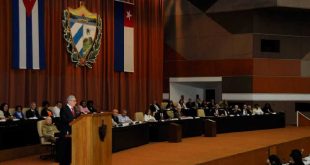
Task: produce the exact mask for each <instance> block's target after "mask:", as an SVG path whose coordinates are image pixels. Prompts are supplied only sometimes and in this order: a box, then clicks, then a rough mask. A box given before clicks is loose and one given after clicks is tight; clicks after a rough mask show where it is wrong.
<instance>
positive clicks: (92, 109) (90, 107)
mask: <svg viewBox="0 0 310 165" xmlns="http://www.w3.org/2000/svg"><path fill="white" fill-rule="evenodd" d="M87 108H88V110H89V111H90V112H91V113H94V112H97V110H96V108H95V107H94V101H93V100H88V101H87Z"/></svg>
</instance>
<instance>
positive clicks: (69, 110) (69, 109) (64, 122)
mask: <svg viewBox="0 0 310 165" xmlns="http://www.w3.org/2000/svg"><path fill="white" fill-rule="evenodd" d="M75 105H76V98H75V96H73V95H70V96H68V98H67V104H66V105H65V106H64V107H63V109H62V110H61V111H60V122H61V130H60V135H61V136H62V137H64V136H67V135H70V134H71V126H70V125H69V124H70V122H72V121H73V120H74V118H75V117H76V112H75V110H74V107H75Z"/></svg>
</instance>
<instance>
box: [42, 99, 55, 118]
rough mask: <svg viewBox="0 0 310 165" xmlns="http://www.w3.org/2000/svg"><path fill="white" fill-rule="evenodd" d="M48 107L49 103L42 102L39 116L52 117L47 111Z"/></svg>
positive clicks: (51, 113) (49, 111) (50, 112)
mask: <svg viewBox="0 0 310 165" xmlns="http://www.w3.org/2000/svg"><path fill="white" fill-rule="evenodd" d="M49 106H50V103H49V102H48V101H43V102H42V107H43V109H42V111H41V116H42V117H48V116H49V117H53V112H52V111H51V110H50V109H48V107H49Z"/></svg>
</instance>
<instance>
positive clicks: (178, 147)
mask: <svg viewBox="0 0 310 165" xmlns="http://www.w3.org/2000/svg"><path fill="white" fill-rule="evenodd" d="M309 136H310V127H303V128H296V127H287V128H281V129H271V130H261V131H249V132H236V133H226V134H218V135H217V137H213V138H210V137H193V138H184V139H182V142H181V143H168V142H161V143H150V144H147V145H144V146H140V147H136V148H132V149H129V150H125V151H121V152H117V153H114V154H113V155H112V162H113V165H123V164H126V165H145V164H147V165H159V164H160V165H191V164H199V163H204V162H208V161H211V160H214V159H219V158H223V157H227V156H231V155H235V154H238V153H244V152H248V151H252V150H255V149H258V148H262V147H267V146H271V145H275V144H279V143H284V142H288V141H292V140H296V139H300V138H303V137H309ZM19 164H23V165H28V164H29V165H41V164H42V165H48V164H51V165H54V164H56V163H53V162H51V161H48V160H47V161H42V160H40V159H39V156H31V157H26V158H22V159H18V160H12V161H7V162H2V163H0V165H19Z"/></svg>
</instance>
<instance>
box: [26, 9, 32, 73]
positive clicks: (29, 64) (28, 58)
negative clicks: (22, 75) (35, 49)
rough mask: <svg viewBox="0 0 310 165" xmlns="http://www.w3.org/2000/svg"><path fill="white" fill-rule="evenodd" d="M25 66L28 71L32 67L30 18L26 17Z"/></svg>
mask: <svg viewBox="0 0 310 165" xmlns="http://www.w3.org/2000/svg"><path fill="white" fill-rule="evenodd" d="M26 48H27V51H26V63H27V64H26V66H27V68H28V69H30V68H33V67H32V66H33V65H32V17H31V15H30V16H26Z"/></svg>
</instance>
